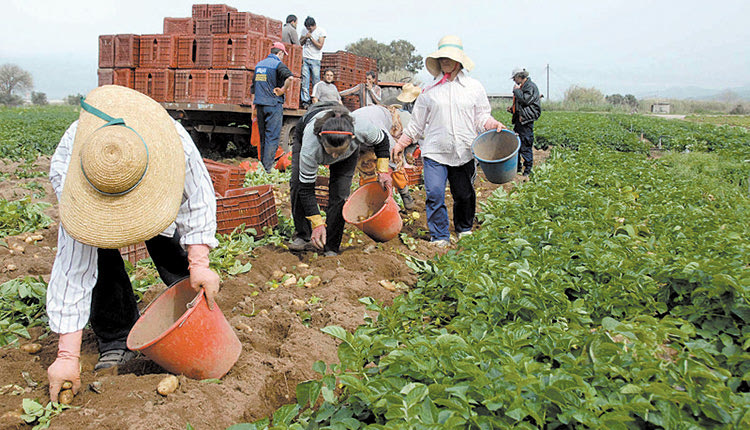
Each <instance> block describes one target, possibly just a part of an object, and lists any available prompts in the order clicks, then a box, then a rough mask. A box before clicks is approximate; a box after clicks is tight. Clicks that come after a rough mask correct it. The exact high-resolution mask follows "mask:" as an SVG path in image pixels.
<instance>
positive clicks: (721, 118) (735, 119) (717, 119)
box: [685, 115, 750, 128]
mask: <svg viewBox="0 0 750 430" xmlns="http://www.w3.org/2000/svg"><path fill="white" fill-rule="evenodd" d="M685 120H686V121H691V122H699V123H705V124H714V125H732V126H736V127H745V128H750V115H688V116H687V117H686V118H685Z"/></svg>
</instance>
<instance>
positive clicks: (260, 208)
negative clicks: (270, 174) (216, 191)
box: [216, 184, 279, 236]
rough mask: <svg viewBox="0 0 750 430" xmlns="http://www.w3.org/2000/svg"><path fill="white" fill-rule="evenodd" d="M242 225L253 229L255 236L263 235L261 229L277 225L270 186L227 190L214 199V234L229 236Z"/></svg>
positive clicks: (274, 202)
mask: <svg viewBox="0 0 750 430" xmlns="http://www.w3.org/2000/svg"><path fill="white" fill-rule="evenodd" d="M242 224H244V225H245V228H246V229H247V228H253V229H255V231H256V233H257V234H256V236H262V235H263V234H264V233H263V227H271V228H273V227H276V226H277V225H278V224H279V220H278V217H277V215H276V201H275V199H274V195H273V186H272V185H270V184H266V185H259V186H256V187H248V188H239V189H233V190H228V191H227V192H226V195H225V196H224V197H217V198H216V232H217V233H219V234H229V233H231V232H232V231H234V229H236V228H237V227H239V226H240V225H242Z"/></svg>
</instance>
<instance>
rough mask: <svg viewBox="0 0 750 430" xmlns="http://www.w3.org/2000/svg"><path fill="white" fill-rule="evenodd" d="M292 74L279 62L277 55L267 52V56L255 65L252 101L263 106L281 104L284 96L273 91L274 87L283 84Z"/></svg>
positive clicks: (279, 86)
mask: <svg viewBox="0 0 750 430" xmlns="http://www.w3.org/2000/svg"><path fill="white" fill-rule="evenodd" d="M290 76H292V72H291V71H289V68H288V67H287V66H286V65H285V64H284V63H282V62H281V60H280V59H279V57H277V56H276V55H274V54H268V57H266V58H264V59H263V60H261V61H259V62H258V64H256V65H255V75H254V77H253V84H252V88H251V91H252V93H253V94H255V99H254V101H253V103H255V104H256V105H264V106H281V105H283V104H284V96H277V95H276V94H274V93H273V89H274V88H281V87H283V86H284V81H286V79H287V78H288V77H290Z"/></svg>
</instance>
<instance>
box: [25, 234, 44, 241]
mask: <svg viewBox="0 0 750 430" xmlns="http://www.w3.org/2000/svg"><path fill="white" fill-rule="evenodd" d="M29 237H30V238H31V240H33V241H34V242H39V241H40V240H44V236H42V235H41V234H32V235H31V236H29Z"/></svg>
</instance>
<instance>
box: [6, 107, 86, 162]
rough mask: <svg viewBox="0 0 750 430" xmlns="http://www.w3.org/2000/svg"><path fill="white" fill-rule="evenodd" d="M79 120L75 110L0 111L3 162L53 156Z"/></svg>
mask: <svg viewBox="0 0 750 430" xmlns="http://www.w3.org/2000/svg"><path fill="white" fill-rule="evenodd" d="M77 118H78V108H77V107H74V106H44V107H39V106H36V107H24V108H2V107H0V158H9V159H11V160H20V159H27V160H31V159H36V157H37V156H39V154H46V155H50V154H52V153H53V152H54V150H55V147H57V144H58V143H59V142H60V138H61V137H62V135H63V133H65V130H66V129H67V128H68V126H69V125H70V124H71V123H72V122H73V121H75V120H76V119H77Z"/></svg>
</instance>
